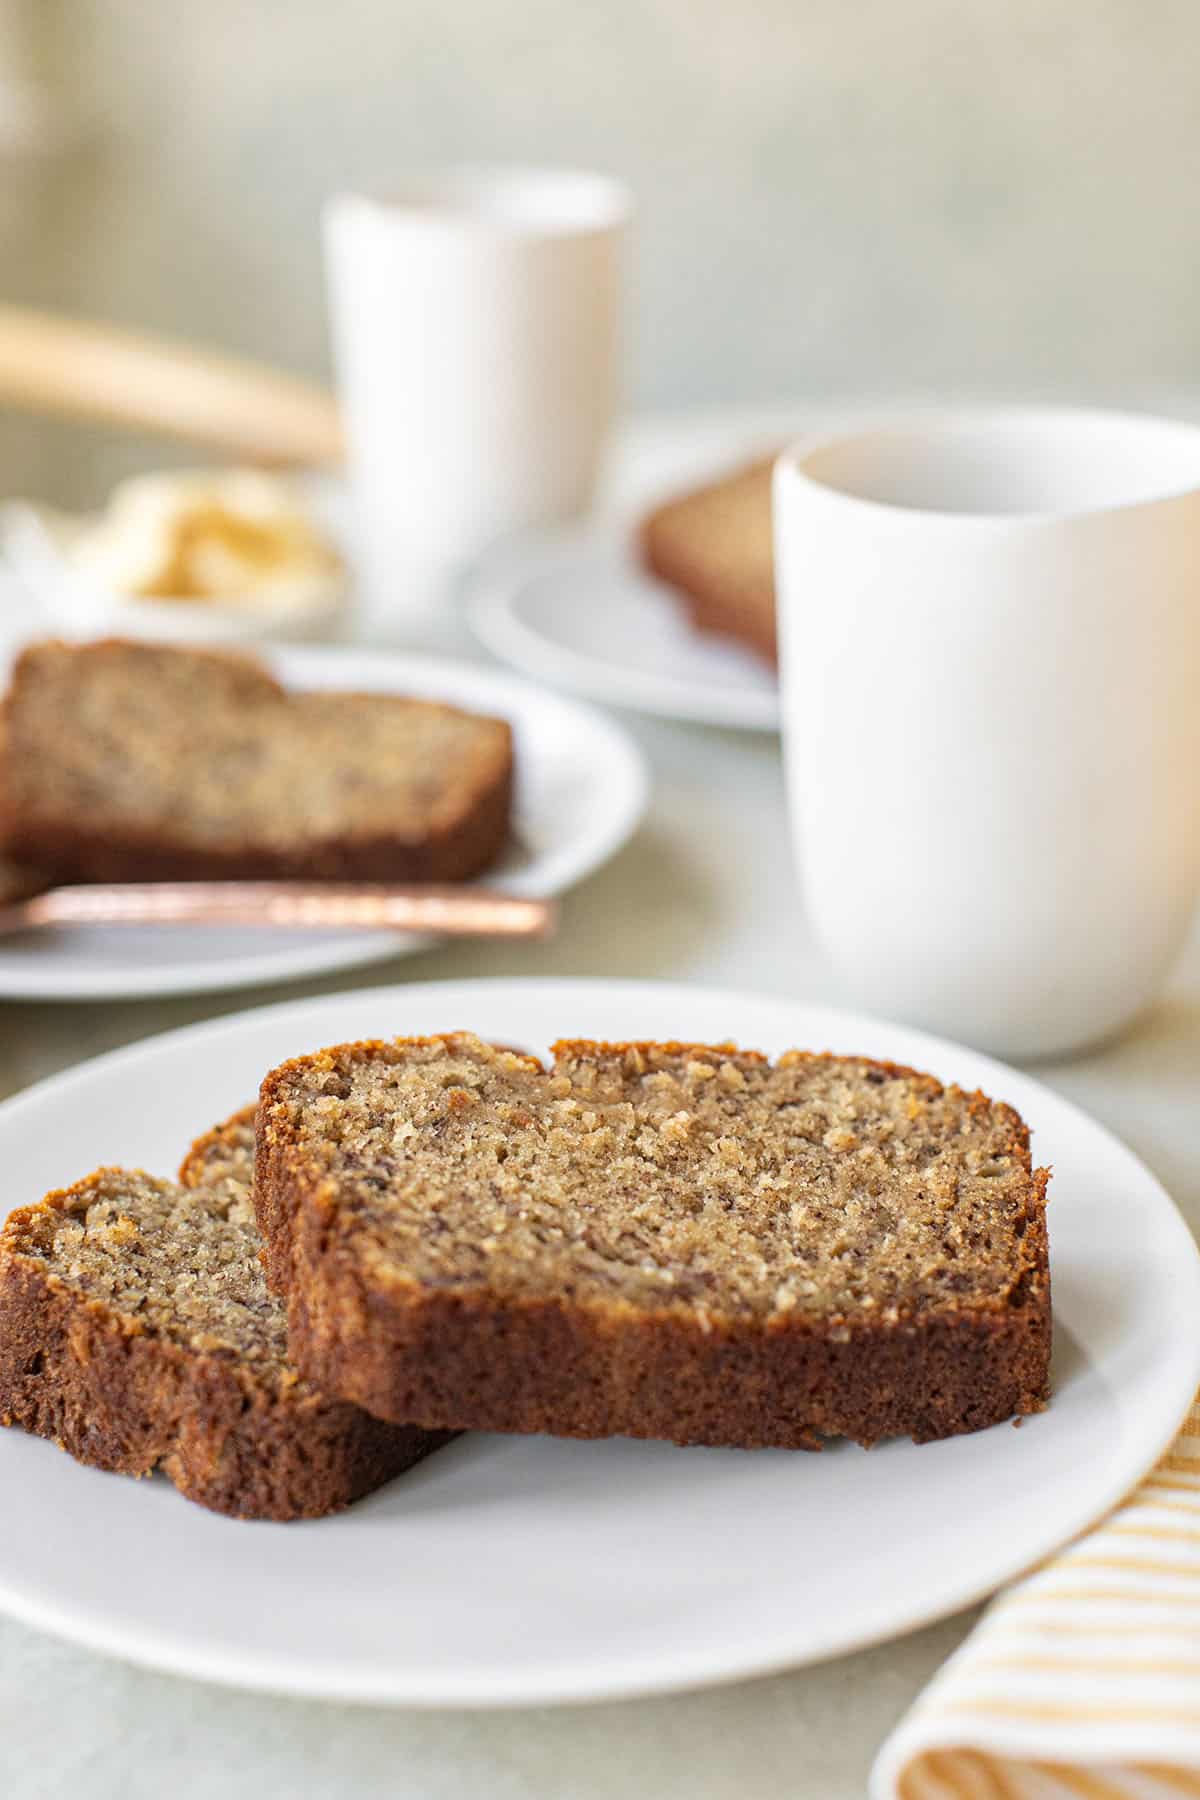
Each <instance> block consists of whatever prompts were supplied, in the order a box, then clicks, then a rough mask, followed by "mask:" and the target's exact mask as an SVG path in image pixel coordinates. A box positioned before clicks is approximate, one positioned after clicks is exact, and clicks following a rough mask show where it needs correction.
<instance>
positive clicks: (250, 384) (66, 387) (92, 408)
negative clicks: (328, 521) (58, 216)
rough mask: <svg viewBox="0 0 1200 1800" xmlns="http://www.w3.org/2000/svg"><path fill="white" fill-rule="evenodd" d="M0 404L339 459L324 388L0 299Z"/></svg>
mask: <svg viewBox="0 0 1200 1800" xmlns="http://www.w3.org/2000/svg"><path fill="white" fill-rule="evenodd" d="M0 404H7V405H10V406H20V407H24V408H26V409H27V410H32V411H41V412H55V413H69V414H73V415H75V416H76V417H79V418H87V419H96V420H100V421H102V422H103V423H105V424H109V425H121V426H126V427H130V428H133V429H136V430H140V431H150V432H155V433H159V434H162V435H164V436H167V437H174V438H182V439H186V440H188V441H189V442H192V443H195V444H203V445H204V446H205V447H206V448H208V449H211V450H216V451H219V452H221V453H222V454H223V455H230V456H234V457H238V458H241V459H243V460H246V461H249V462H261V463H270V464H275V465H287V464H314V463H315V464H327V463H336V462H340V460H341V458H342V454H343V449H344V445H343V439H342V428H341V423H340V420H339V418H338V410H337V402H336V401H335V400H334V397H333V395H332V394H330V393H328V392H327V391H326V390H325V389H324V388H321V387H318V386H316V385H314V384H313V383H310V382H307V381H302V380H301V379H300V378H299V377H297V376H294V375H285V374H283V373H281V372H279V371H277V370H274V369H266V368H262V367H261V366H259V365H258V364H255V363H248V362H240V361H236V360H234V359H233V358H231V357H225V356H218V355H215V354H212V353H210V352H207V351H200V350H190V349H186V348H184V347H183V346H181V345H178V344H172V343H167V342H164V341H163V340H161V339H156V338H148V337H140V336H136V335H134V334H132V333H129V332H125V331H118V330H117V329H115V328H114V327H112V326H108V325H94V324H88V323H86V322H85V321H83V320H76V319H60V318H56V317H52V316H51V315H49V314H46V313H36V312H25V311H23V310H21V309H20V308H18V307H10V306H0Z"/></svg>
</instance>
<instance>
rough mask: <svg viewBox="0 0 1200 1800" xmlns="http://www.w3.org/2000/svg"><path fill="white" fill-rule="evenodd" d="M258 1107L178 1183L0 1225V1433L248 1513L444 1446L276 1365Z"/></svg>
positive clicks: (308, 1503) (278, 1321) (301, 1514)
mask: <svg viewBox="0 0 1200 1800" xmlns="http://www.w3.org/2000/svg"><path fill="white" fill-rule="evenodd" d="M253 1117H254V1113H253V1108H250V1109H248V1110H247V1111H246V1112H243V1113H239V1114H237V1115H236V1116H235V1117H234V1118H233V1119H231V1120H229V1121H228V1122H227V1124H226V1125H224V1126H219V1127H217V1129H216V1130H215V1131H213V1132H211V1133H209V1135H208V1136H207V1137H206V1138H201V1139H200V1140H199V1141H198V1142H197V1143H196V1144H195V1145H194V1146H193V1148H192V1150H191V1151H190V1152H189V1154H188V1157H187V1159H186V1160H185V1163H184V1168H183V1170H182V1171H181V1179H182V1181H183V1183H184V1185H183V1186H180V1185H178V1184H176V1183H173V1182H169V1181H157V1180H155V1179H154V1178H153V1177H152V1176H150V1175H145V1174H143V1173H142V1172H141V1171H140V1170H127V1169H98V1170H97V1171H96V1172H95V1174H93V1175H89V1176H88V1177H87V1178H86V1180H84V1181H80V1182H77V1183H76V1184H75V1186H74V1187H71V1188H67V1189H65V1190H63V1191H61V1192H58V1193H53V1194H50V1195H48V1196H47V1198H46V1199H45V1200H43V1201H42V1202H41V1203H40V1204H39V1205H37V1206H29V1207H24V1208H22V1209H21V1210H19V1211H17V1212H15V1213H13V1214H12V1215H11V1216H10V1218H9V1220H8V1222H7V1224H6V1225H5V1226H4V1228H3V1230H2V1231H0V1422H2V1423H3V1424H5V1425H20V1426H23V1427H24V1428H25V1429H26V1430H27V1431H32V1432H35V1433H36V1434H37V1435H38V1436H40V1437H47V1438H53V1439H54V1440H55V1441H57V1442H58V1443H59V1444H60V1445H61V1446H62V1447H63V1449H65V1450H69V1451H70V1452H71V1454H72V1455H73V1456H75V1457H77V1458H78V1459H79V1461H80V1462H85V1463H89V1464H91V1465H92V1466H93V1467H95V1468H100V1469H110V1470H115V1471H117V1472H118V1473H120V1474H125V1475H148V1474H149V1473H150V1472H151V1471H152V1470H153V1469H155V1468H161V1469H162V1470H163V1472H164V1473H165V1474H166V1475H168V1476H169V1477H170V1479H171V1480H172V1481H173V1482H174V1483H175V1486H176V1487H177V1488H178V1489H179V1491H180V1493H182V1494H185V1495H186V1496H187V1497H188V1499H189V1500H196V1501H199V1503H200V1504H201V1505H202V1506H207V1507H211V1508H212V1509H213V1510H214V1511H216V1512H222V1513H229V1514H232V1515H233V1516H234V1517H236V1518H243V1519H277V1520H283V1519H300V1518H319V1517H321V1516H322V1515H323V1514H325V1513H328V1512H333V1511H335V1510H337V1509H338V1508H339V1507H343V1506H347V1505H348V1504H349V1503H350V1502H351V1501H352V1500H357V1499H359V1498H360V1497H361V1496H362V1495H363V1494H367V1493H370V1492H371V1490H372V1489H373V1488H376V1487H379V1486H380V1485H381V1484H382V1483H383V1482H385V1481H388V1480H390V1479H391V1477H392V1476H394V1475H399V1474H401V1473H402V1471H403V1470H405V1469H407V1468H410V1467H411V1466H412V1464H413V1463H415V1462H417V1461H419V1460H420V1458H421V1457H423V1456H425V1455H427V1454H428V1452H429V1451H430V1450H432V1449H436V1447H437V1446H438V1444H440V1443H442V1442H443V1441H444V1438H443V1437H442V1436H440V1435H437V1434H434V1433H430V1432H425V1431H419V1430H417V1429H416V1428H415V1427H408V1426H398V1425H386V1424H381V1423H380V1422H379V1421H377V1420H375V1419H372V1418H370V1417H368V1415H367V1414H366V1413H364V1412H362V1411H360V1410H359V1408H358V1407H356V1406H349V1405H347V1404H345V1403H344V1402H342V1401H338V1400H328V1399H326V1398H325V1397H324V1396H323V1395H322V1394H320V1393H318V1392H317V1391H316V1390H315V1389H314V1388H313V1387H312V1386H311V1385H310V1384H309V1383H308V1382H305V1381H303V1380H301V1378H300V1377H299V1376H298V1375H296V1374H295V1372H294V1371H293V1370H292V1369H291V1368H289V1366H288V1363H287V1331H286V1322H285V1318H284V1310H283V1307H282V1306H281V1305H280V1303H279V1302H278V1301H277V1300H276V1299H275V1298H274V1296H273V1295H272V1294H271V1293H270V1292H269V1290H268V1288H267V1285H266V1282H265V1280H264V1278H263V1273H262V1268H261V1265H260V1262H259V1250H260V1242H259V1237H258V1232H257V1229H256V1227H255V1223H254V1211H253V1207H252V1205H251V1202H250V1180H251V1177H252V1174H253V1164H254V1130H253Z"/></svg>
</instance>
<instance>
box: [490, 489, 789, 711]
mask: <svg viewBox="0 0 1200 1800" xmlns="http://www.w3.org/2000/svg"><path fill="white" fill-rule="evenodd" d="M467 604H468V616H469V618H470V621H471V625H472V628H473V629H474V631H475V634H476V636H477V637H478V638H479V640H480V642H481V643H483V644H486V646H487V648H488V649H489V650H491V651H492V653H493V654H494V655H495V656H498V657H500V659H501V660H502V661H503V662H506V663H508V664H510V665H511V666H512V667H513V668H515V669H520V670H521V671H522V673H524V674H526V675H532V676H534V677H535V678H536V679H537V680H539V681H546V682H549V683H550V684H551V685H552V686H554V687H557V688H561V689H565V690H566V691H567V692H569V693H575V694H581V695H583V696H585V697H586V698H588V699H591V700H600V701H603V702H605V703H606V704H608V705H610V706H619V707H627V708H630V709H632V710H633V711H636V712H646V713H652V714H654V715H656V716H657V717H659V718H663V719H681V720H686V721H690V722H692V723H695V724H701V725H721V726H726V727H729V728H731V729H734V730H741V731H778V729H779V682H778V678H777V676H776V674H775V671H774V669H773V668H772V667H771V666H770V665H769V664H768V663H767V662H766V661H764V659H763V658H762V656H760V655H759V654H757V653H756V652H755V651H754V650H752V649H750V648H749V647H748V646H747V645H745V644H743V643H739V642H738V641H737V640H736V639H735V638H733V637H730V636H727V635H721V634H718V633H714V632H710V631H705V632H701V631H698V630H697V629H696V628H695V626H694V625H693V624H692V622H691V620H690V619H689V617H688V613H687V610H686V606H685V604H684V602H683V600H682V598H681V596H680V595H679V594H678V593H677V592H675V591H674V590H673V589H672V588H671V587H669V586H668V585H667V584H666V583H665V582H664V581H662V580H659V579H657V578H656V577H655V576H654V575H652V574H651V573H650V571H649V570H648V569H647V568H646V567H645V566H644V564H643V562H642V561H641V560H640V558H639V556H638V553H637V549H636V543H635V535H634V532H633V530H632V529H631V528H630V527H629V526H627V525H626V524H625V523H614V524H609V525H605V526H595V527H591V528H589V529H585V530H580V531H578V532H565V531H564V532H556V533H547V534H545V535H544V536H541V537H537V538H532V537H531V538H527V539H525V540H524V541H523V542H522V543H521V544H519V545H509V546H506V547H505V548H504V549H503V550H498V551H496V552H494V553H493V554H492V555H490V556H488V557H486V558H484V559H483V560H482V561H481V562H480V564H479V565H478V567H477V568H476V569H475V570H474V572H473V573H472V576H471V578H470V581H469V584H468V592H467Z"/></svg>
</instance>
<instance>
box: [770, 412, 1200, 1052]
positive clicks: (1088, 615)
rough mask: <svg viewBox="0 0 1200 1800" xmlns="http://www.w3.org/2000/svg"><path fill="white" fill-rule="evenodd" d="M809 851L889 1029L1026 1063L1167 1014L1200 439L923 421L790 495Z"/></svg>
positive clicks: (1194, 609)
mask: <svg viewBox="0 0 1200 1800" xmlns="http://www.w3.org/2000/svg"><path fill="white" fill-rule="evenodd" d="M774 480H775V486H774V508H775V541H776V559H777V574H778V587H779V608H780V632H781V664H782V676H783V712H784V729H785V738H786V757H787V772H788V787H789V797H790V805H791V810H792V821H793V832H794V837H795V847H796V854H797V858H798V862H799V867H800V871H801V876H802V880H803V885H804V890H805V894H806V897H807V903H808V906H809V908H810V912H811V918H812V921H813V925H814V928H815V931H816V933H817V935H818V937H819V939H820V940H821V942H822V944H823V945H824V946H825V948H826V950H827V951H828V953H829V955H830V956H831V958H832V959H833V960H834V962H835V963H836V964H837V965H838V966H839V967H840V969H841V970H842V971H843V972H844V973H845V974H846V975H847V976H848V978H849V979H850V981H851V982H852V983H853V985H854V986H855V987H856V988H857V989H858V991H859V992H860V994H861V995H862V996H864V997H865V998H866V999H867V1000H868V1001H869V1002H870V1004H871V1005H872V1006H874V1007H875V1008H877V1009H878V1010H880V1011H883V1012H886V1013H889V1014H892V1015H894V1016H898V1017H901V1018H905V1019H911V1020H913V1021H916V1022H918V1023H920V1024H923V1025H926V1026H928V1027H929V1028H931V1029H934V1030H937V1031H942V1032H945V1033H948V1034H950V1035H953V1036H955V1037H959V1038H964V1039H967V1040H968V1041H970V1042H971V1043H974V1044H977V1045H981V1046H983V1047H985V1048H987V1049H989V1050H993V1051H995V1052H997V1053H999V1054H1001V1055H1007V1056H1014V1057H1032V1056H1039V1055H1056V1054H1061V1053H1064V1052H1066V1051H1068V1050H1071V1049H1075V1048H1078V1047H1080V1046H1083V1045H1086V1044H1089V1043H1093V1042H1096V1041H1098V1040H1101V1039H1103V1038H1105V1037H1107V1036H1109V1035H1110V1034H1112V1033H1113V1032H1115V1031H1117V1030H1118V1029H1119V1028H1121V1027H1122V1026H1124V1025H1125V1024H1127V1023H1128V1022H1129V1021H1130V1020H1132V1019H1133V1018H1134V1017H1135V1016H1136V1015H1137V1014H1138V1013H1139V1012H1140V1011H1141V1010H1142V1009H1143V1008H1144V1007H1145V1006H1146V1005H1147V1004H1148V1003H1149V1002H1150V1001H1151V1000H1152V999H1153V998H1154V996H1155V994H1156V993H1157V991H1158V989H1159V987H1160V985H1161V983H1162V981H1163V979H1164V976H1165V975H1166V972H1167V970H1168V968H1169V967H1170V964H1171V962H1172V960H1173V958H1174V957H1175V955H1176V953H1177V951H1178V950H1179V948H1180V946H1181V944H1182V942H1183V939H1184V937H1185V936H1186V934H1187V931H1188V926H1189V923H1190V921H1191V918H1192V914H1193V911H1194V908H1195V903H1196V898H1197V892H1198V889H1200V431H1198V430H1196V429H1194V428H1193V427H1191V426H1189V425H1181V424H1172V423H1167V422H1164V421H1159V420H1155V419H1150V418H1139V417H1134V416H1126V415H1119V414H1109V413H1099V412H1096V413H1093V412H1085V411H1070V410H1049V409H1034V410H1021V411H1015V410H1014V411H1008V410H998V411H984V412H964V413H949V414H938V415H921V416H915V417H912V418H908V419H893V420H891V421H889V422H887V423H885V424H881V425H880V426H879V427H878V428H877V429H873V430H863V431H856V432H854V433H853V434H852V435H847V436H842V437H837V438H831V439H828V440H825V441H822V442H819V443H814V444H809V445H801V446H798V447H797V448H794V449H793V450H791V451H789V452H788V453H786V454H785V455H784V456H782V457H781V458H780V460H779V462H778V464H777V466H776V470H775V478H774Z"/></svg>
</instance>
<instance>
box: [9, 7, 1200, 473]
mask: <svg viewBox="0 0 1200 1800" xmlns="http://www.w3.org/2000/svg"><path fill="white" fill-rule="evenodd" d="M0 3H6V4H12V5H20V4H21V3H22V0H0ZM24 4H25V5H26V7H27V11H28V20H29V23H30V29H31V35H32V38H33V42H32V45H31V54H32V55H33V56H34V58H35V60H36V63H37V66H38V70H39V72H40V74H41V75H42V76H43V78H44V79H45V80H46V82H47V83H48V85H49V86H50V88H51V89H52V91H53V92H54V93H55V94H56V95H57V96H59V97H60V98H61V100H62V102H63V104H64V105H65V106H66V107H67V108H68V111H69V114H70V116H71V117H72V118H73V119H74V120H75V121H76V122H77V125H78V132H77V135H76V137H75V139H74V142H73V144H72V146H71V147H70V148H69V150H68V151H67V152H66V153H65V154H64V155H63V156H61V157H60V158H58V159H56V160H55V161H53V162H51V163H50V164H48V165H43V166H40V167H31V168H30V169H28V170H27V171H26V172H25V173H18V172H17V171H16V170H14V169H12V168H10V167H8V166H0V176H2V177H3V180H4V183H5V185H6V186H7V187H10V188H11V186H12V185H13V184H19V185H20V186H21V187H22V188H23V189H26V190H28V192H27V195H26V198H25V200H24V201H23V203H22V204H21V205H20V206H17V207H12V208H10V209H9V210H8V224H7V227H6V229H5V231H4V233H3V235H2V236H0V297H3V298H10V299H12V298H25V299H29V300H36V301H39V302H44V303H48V304H53V305H57V306H61V307H64V308H70V309H77V310H80V311H86V312H91V313H95V314H98V315H102V316H107V317H111V318H114V319H120V320H123V321H127V322H130V323H136V324H144V325H147V326H153V327H155V328H158V329H160V330H163V331H167V332H173V333H179V334H181V335H183V336H185V337H189V338H193V339H196V340H211V341H213V342H215V343H218V344H224V345H227V346H230V347H235V348H238V349H241V350H243V351H247V352H251V353H254V354H256V355H259V356H263V357H269V358H274V359H276V360H278V361H280V362H283V363H286V364H291V365H293V366H295V367H299V368H306V369H311V370H313V371H321V370H324V369H325V368H326V367H327V354H326V344H325V328H324V318H323V300H322V292H321V277H320V261H319V248H318V235H317V218H318V211H319V206H320V202H321V199H322V197H323V196H324V195H325V194H326V193H328V192H329V191H330V190H331V189H333V188H336V187H338V186H339V185H343V184H358V185H366V186H369V187H372V188H376V189H384V190H386V188H387V186H388V184H389V182H393V181H395V180H396V179H397V178H398V177H399V176H400V175H402V174H403V173H404V172H406V171H407V170H409V169H410V168H411V167H412V166H413V165H414V164H419V163H420V162H422V161H438V160H442V159H446V158H456V157H463V156H467V157H485V158H491V157H498V158H514V159H522V158H525V159H557V160H563V161H573V162H579V163H584V164H590V165H596V166H601V167H605V168H608V169H611V170H613V171H615V172H616V173H618V174H620V175H622V176H624V177H626V178H627V179H628V180H629V182H630V183H631V184H632V186H633V187H634V189H635V190H636V193H637V197H638V202H639V208H640V222H639V229H638V234H637V242H636V269H635V279H634V283H633V290H632V295H631V324H632V332H631V369H630V376H631V395H632V397H633V398H634V400H635V401H636V402H637V403H638V404H639V405H640V406H642V407H645V406H654V407H656V408H661V407H663V406H675V405H679V404H684V403H689V404H690V403H693V402H701V401H724V400H779V399H789V400H790V399H803V398H805V397H807V396H809V395H813V396H825V395H839V396H841V395H850V396H854V395H863V394H868V395H875V394H878V393H881V392H892V391H896V390H900V391H903V392H905V393H911V392H914V391H915V392H928V393H937V394H953V393H958V392H962V391H963V390H964V389H969V390H971V391H973V392H974V391H985V390H986V391H1000V392H1004V393H1020V394H1022V395H1039V394H1042V395H1044V394H1049V393H1056V394H1065V395H1072V396H1076V397H1086V398H1092V399H1111V400H1129V399H1136V400H1141V401H1148V402H1150V403H1153V402H1154V400H1155V398H1156V397H1160V396H1163V395H1168V394H1170V395H1174V394H1175V393H1177V392H1178V391H1179V390H1185V389H1187V388H1189V387H1191V386H1192V385H1193V384H1197V376H1198V374H1200V304H1198V299H1197V291H1196V290H1197V279H1196V277H1197V269H1198V266H1200V209H1198V208H1197V207H1196V205H1195V194H1196V191H1197V176H1198V172H1200V11H1198V9H1197V6H1196V4H1195V0H1001V3H999V4H998V3H997V0H853V3H852V4H846V0H402V3H399V4H398V3H396V0H24ZM95 449H96V445H95V444H94V443H93V442H89V441H88V440H85V439H82V438H80V437H79V436H77V435H74V436H69V435H68V434H67V432H66V431H65V429H64V428H62V427H48V426H41V425H38V426H36V427H33V426H30V425H29V424H28V423H27V422H24V421H20V422H13V421H11V420H9V421H0V490H2V489H11V488H13V487H14V486H19V487H26V488H29V487H38V486H40V487H41V488H42V489H43V490H44V491H47V492H55V493H58V494H59V495H60V496H62V497H75V498H80V497H83V496H84V495H85V494H96V493H99V492H100V491H102V489H103V487H104V485H105V484H106V482H107V480H108V479H109V478H110V477H111V476H112V475H113V474H114V473H116V472H117V470H118V468H124V467H127V466H129V464H130V463H136V462H137V461H139V460H145V458H146V456H147V454H148V453H147V451H146V449H145V447H141V446H129V445H120V444H114V445H111V446H104V448H103V454H101V455H99V456H97V455H96V454H95V453H94V452H95Z"/></svg>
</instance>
